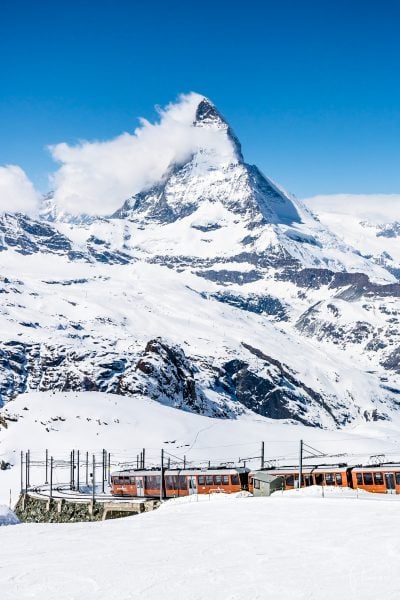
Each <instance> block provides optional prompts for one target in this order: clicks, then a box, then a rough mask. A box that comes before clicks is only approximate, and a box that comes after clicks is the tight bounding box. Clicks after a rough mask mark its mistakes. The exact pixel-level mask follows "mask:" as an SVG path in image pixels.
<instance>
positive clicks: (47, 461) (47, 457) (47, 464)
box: [45, 448, 49, 484]
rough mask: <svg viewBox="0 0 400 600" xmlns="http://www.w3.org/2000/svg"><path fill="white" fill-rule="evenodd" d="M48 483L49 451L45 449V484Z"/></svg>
mask: <svg viewBox="0 0 400 600" xmlns="http://www.w3.org/2000/svg"><path fill="white" fill-rule="evenodd" d="M47 483H49V451H48V450H47V448H46V481H45V484H47Z"/></svg>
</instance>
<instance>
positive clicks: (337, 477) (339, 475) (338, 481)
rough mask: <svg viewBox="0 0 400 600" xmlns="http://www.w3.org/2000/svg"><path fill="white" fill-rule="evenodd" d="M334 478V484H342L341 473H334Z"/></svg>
mask: <svg viewBox="0 0 400 600" xmlns="http://www.w3.org/2000/svg"><path fill="white" fill-rule="evenodd" d="M335 479H336V485H342V483H343V482H342V474H341V473H335Z"/></svg>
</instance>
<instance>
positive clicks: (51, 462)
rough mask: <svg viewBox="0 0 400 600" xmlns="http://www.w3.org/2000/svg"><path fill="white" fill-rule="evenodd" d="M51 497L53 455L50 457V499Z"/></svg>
mask: <svg viewBox="0 0 400 600" xmlns="http://www.w3.org/2000/svg"><path fill="white" fill-rule="evenodd" d="M52 499H53V457H52V456H51V457H50V500H52Z"/></svg>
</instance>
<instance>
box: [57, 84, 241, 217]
mask: <svg viewBox="0 0 400 600" xmlns="http://www.w3.org/2000/svg"><path fill="white" fill-rule="evenodd" d="M202 98H203V96H201V95H199V94H195V93H190V94H187V95H182V96H180V97H179V99H178V101H177V102H176V103H173V104H169V105H168V106H167V107H166V108H165V109H158V112H159V121H158V122H156V123H150V122H149V121H147V120H145V119H141V120H140V126H139V127H138V128H137V129H136V130H135V131H134V133H123V134H122V135H119V136H118V137H116V138H114V139H111V140H108V141H102V142H100V141H94V142H90V141H83V142H80V143H79V144H77V145H68V144H66V143H60V144H56V145H54V146H51V147H50V151H51V154H52V156H53V158H54V159H55V160H56V161H57V162H59V163H61V166H60V168H59V169H58V170H57V171H56V172H55V174H54V175H53V176H52V187H53V189H54V197H55V202H56V204H57V207H58V210H59V211H60V212H67V213H71V214H77V213H86V214H97V215H110V214H112V213H113V212H114V211H115V210H117V209H118V208H119V207H120V206H121V205H122V204H123V202H124V201H125V200H126V199H127V198H129V197H130V196H132V195H134V194H136V193H137V192H139V191H141V190H143V189H146V188H149V187H150V186H151V185H153V184H154V183H157V182H159V181H160V180H162V178H163V176H164V175H165V174H166V172H167V171H168V168H169V167H170V166H171V165H172V164H174V163H180V162H183V161H185V160H187V159H188V158H189V157H190V156H191V155H192V154H193V152H194V151H195V150H196V149H197V148H198V147H210V146H211V147H213V148H217V150H218V152H222V153H226V152H227V151H229V152H232V148H231V147H229V148H226V147H224V145H226V144H227V143H228V144H229V142H228V141H227V138H226V136H225V135H224V136H222V135H221V132H220V131H215V130H214V131H213V130H210V129H205V128H201V127H194V126H193V121H194V119H195V115H196V109H197V106H198V104H199V102H200V101H201V100H202Z"/></svg>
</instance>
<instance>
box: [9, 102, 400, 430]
mask: <svg viewBox="0 0 400 600" xmlns="http://www.w3.org/2000/svg"><path fill="white" fill-rule="evenodd" d="M182 110H184V115H183V118H184V119H185V124H184V126H185V127H186V125H187V126H188V128H189V129H188V132H189V134H190V136H191V137H190V140H191V141H193V144H192V146H191V149H192V150H191V152H190V153H188V155H186V154H185V155H184V157H183V158H182V159H181V160H179V161H172V162H171V164H170V165H169V168H168V170H167V173H166V174H165V175H164V177H163V178H162V180H161V181H159V182H158V183H157V184H156V185H153V186H152V187H151V188H150V189H143V190H141V191H140V192H139V193H137V194H135V195H133V196H132V197H131V198H129V199H128V200H126V202H124V203H123V205H122V206H121V208H120V209H119V210H118V211H116V212H115V214H113V215H112V216H111V217H108V218H104V217H101V218H100V217H98V218H97V217H94V216H92V217H90V218H86V219H85V218H81V219H75V220H74V221H73V222H72V221H71V220H70V219H66V218H65V217H60V216H57V213H56V212H54V211H53V210H51V202H50V201H48V202H47V204H48V206H47V212H46V215H47V220H46V219H45V218H44V217H43V218H42V219H39V220H33V219H30V218H29V217H27V216H24V215H13V216H11V217H10V216H7V215H4V216H3V217H2V218H1V219H0V233H1V244H0V261H1V260H2V261H3V262H2V264H1V266H2V274H3V275H2V280H1V283H0V288H1V289H0V291H1V293H2V294H3V296H2V297H3V300H4V301H3V303H2V305H1V307H0V326H1V329H2V332H3V336H2V339H3V341H2V343H1V344H0V367H1V374H2V378H1V380H0V399H3V401H8V400H9V399H10V398H13V397H14V396H15V395H17V394H19V393H21V392H23V391H27V390H39V391H40V390H42V391H44V390H63V391H82V390H91V391H101V392H112V393H117V394H121V395H125V396H128V397H135V398H137V399H144V398H152V399H154V400H157V401H158V402H161V403H163V404H168V405H171V406H174V407H176V408H179V409H183V410H187V411H191V412H197V413H200V414H204V415H209V416H218V417H220V418H235V417H236V416H237V415H238V414H240V413H243V412H247V411H252V412H254V413H257V414H261V415H264V416H267V417H270V418H274V419H285V420H288V419H289V420H296V421H300V422H302V423H306V424H309V425H314V426H320V427H338V426H344V425H345V424H346V423H349V422H356V421H368V420H384V419H391V418H394V416H395V415H396V414H397V411H398V390H399V389H400V366H399V365H400V327H399V324H398V323H399V316H400V301H399V298H400V283H399V281H398V280H397V279H396V274H395V272H393V271H391V270H389V269H387V268H386V263H385V261H384V260H376V259H375V258H373V257H372V256H369V255H363V253H362V252H361V251H360V250H359V249H358V248H357V247H351V246H350V245H349V244H347V243H346V241H345V240H343V239H341V238H339V237H338V236H336V235H335V234H333V233H332V232H331V231H330V230H329V228H327V227H326V226H324V225H323V224H322V223H321V222H320V221H319V220H318V219H317V218H316V217H315V216H314V215H313V213H312V212H310V211H309V210H308V209H307V208H306V207H305V206H304V204H303V203H302V202H301V201H299V200H297V199H296V198H295V197H293V196H292V195H290V194H288V193H287V192H285V191H284V190H282V189H281V188H279V187H278V186H277V185H276V184H274V183H273V182H272V181H271V180H270V179H268V178H267V177H266V176H264V175H263V174H262V173H261V171H260V170H259V169H258V168H257V167H256V166H254V165H249V164H247V163H246V162H245V161H244V160H243V157H242V153H241V149H240V143H239V141H238V140H237V138H236V136H235V135H234V133H233V131H232V129H231V128H230V125H229V124H228V122H227V121H226V120H225V119H224V117H223V116H222V115H221V114H220V112H219V111H218V109H217V108H216V107H215V106H214V105H213V104H212V103H211V102H210V101H209V100H208V99H206V98H204V97H202V96H193V97H191V98H190V103H188V104H186V105H185V106H184V107H183V109H182ZM0 424H1V421H0Z"/></svg>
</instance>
